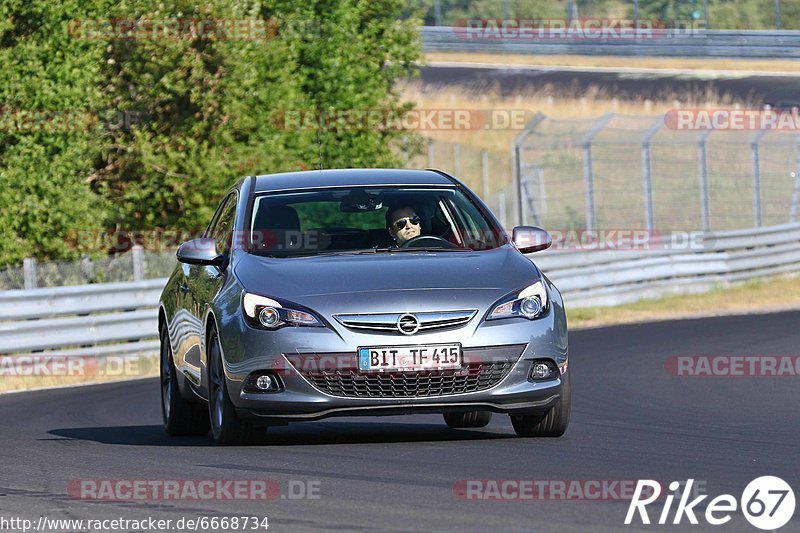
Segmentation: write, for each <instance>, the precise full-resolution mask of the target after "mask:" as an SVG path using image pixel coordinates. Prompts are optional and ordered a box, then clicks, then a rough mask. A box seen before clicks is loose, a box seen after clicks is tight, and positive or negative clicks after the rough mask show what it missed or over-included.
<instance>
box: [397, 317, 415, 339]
mask: <svg viewBox="0 0 800 533" xmlns="http://www.w3.org/2000/svg"><path fill="white" fill-rule="evenodd" d="M397 329H398V331H400V333H402V334H403V335H413V334H414V333H416V332H417V331H419V319H417V317H416V316H414V315H411V314H405V315H401V316H400V318H398V319H397Z"/></svg>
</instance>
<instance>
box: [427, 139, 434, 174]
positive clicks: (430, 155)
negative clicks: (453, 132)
mask: <svg viewBox="0 0 800 533" xmlns="http://www.w3.org/2000/svg"><path fill="white" fill-rule="evenodd" d="M428 168H434V165H433V139H428Z"/></svg>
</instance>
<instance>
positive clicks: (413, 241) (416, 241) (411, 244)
mask: <svg viewBox="0 0 800 533" xmlns="http://www.w3.org/2000/svg"><path fill="white" fill-rule="evenodd" d="M442 245H444V246H442ZM429 246H430V247H433V248H437V247H438V248H455V245H454V244H453V243H452V242H450V241H448V240H447V239H443V238H441V237H436V236H434V235H417V236H416V237H412V238H410V239H408V240H407V241H406V242H404V243H403V244H401V245H400V248H427V247H429Z"/></svg>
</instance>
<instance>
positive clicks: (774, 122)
mask: <svg viewBox="0 0 800 533" xmlns="http://www.w3.org/2000/svg"><path fill="white" fill-rule="evenodd" d="M664 125H665V126H666V127H667V128H669V129H672V130H687V131H694V130H701V131H704V130H723V131H760V130H774V131H793V132H797V131H800V111H798V108H793V109H671V110H669V111H667V112H666V113H665V114H664Z"/></svg>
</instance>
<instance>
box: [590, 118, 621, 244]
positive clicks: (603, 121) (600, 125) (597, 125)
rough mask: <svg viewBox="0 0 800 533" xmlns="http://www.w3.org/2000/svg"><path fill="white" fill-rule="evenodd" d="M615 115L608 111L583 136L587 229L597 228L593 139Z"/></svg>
mask: <svg viewBox="0 0 800 533" xmlns="http://www.w3.org/2000/svg"><path fill="white" fill-rule="evenodd" d="M613 117H614V113H606V114H605V115H603V116H602V117H600V120H598V121H597V122H596V123H595V125H594V126H592V129H590V130H589V132H588V133H587V134H586V135H584V136H583V142H582V144H583V195H584V196H583V198H584V204H585V206H586V229H587V230H593V229H596V228H597V213H596V212H595V202H594V165H593V164H592V140H593V139H594V137H595V135H597V134H598V133H600V130H602V129H603V127H604V126H605V125H606V124H607V123H608V121H609V120H611V119H612V118H613Z"/></svg>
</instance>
